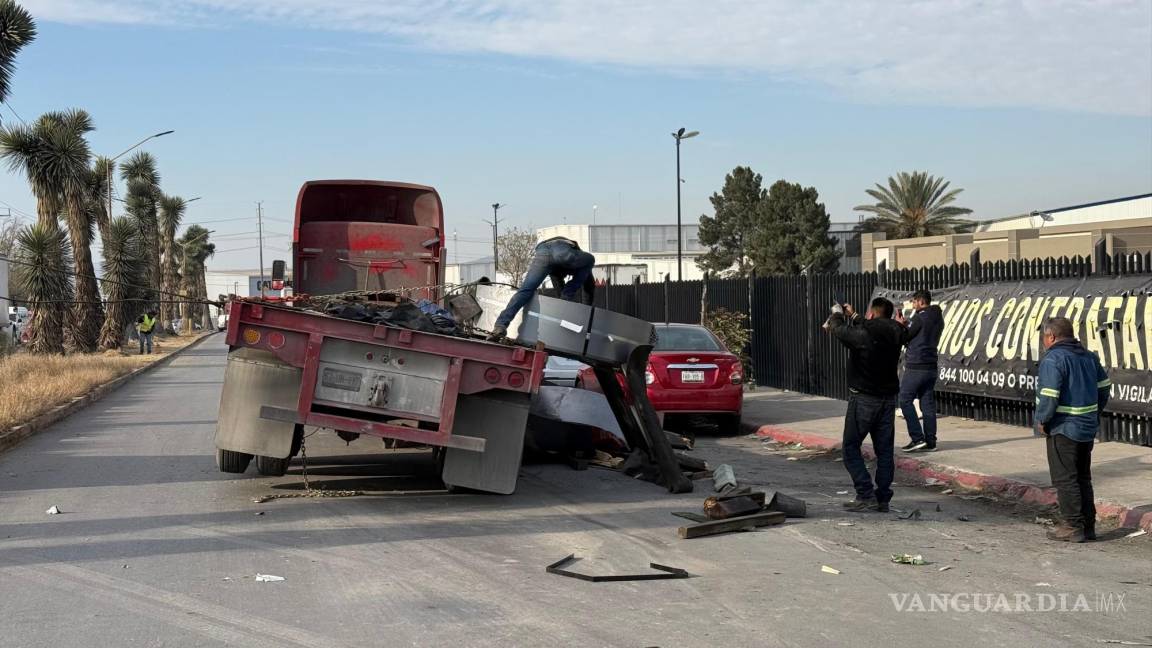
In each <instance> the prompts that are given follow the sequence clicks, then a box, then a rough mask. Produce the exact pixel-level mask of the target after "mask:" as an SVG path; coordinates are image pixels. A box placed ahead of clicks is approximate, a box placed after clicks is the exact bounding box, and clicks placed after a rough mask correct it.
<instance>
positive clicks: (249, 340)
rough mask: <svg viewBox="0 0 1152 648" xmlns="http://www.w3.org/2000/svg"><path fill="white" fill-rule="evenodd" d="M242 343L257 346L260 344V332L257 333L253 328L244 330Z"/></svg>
mask: <svg viewBox="0 0 1152 648" xmlns="http://www.w3.org/2000/svg"><path fill="white" fill-rule="evenodd" d="M244 343H245V344H259V343H260V331H257V330H256V329H254V328H246V329H244Z"/></svg>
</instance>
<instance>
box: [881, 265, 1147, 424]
mask: <svg viewBox="0 0 1152 648" xmlns="http://www.w3.org/2000/svg"><path fill="white" fill-rule="evenodd" d="M874 296H879V297H887V298H888V299H890V300H892V301H893V302H894V303H895V304H896V307H897V308H900V307H901V306H903V310H904V315H905V317H908V318H909V319H911V318H912V316H913V313H914V311H913V309H912V301H911V299H912V291H899V290H889V289H885V288H878V289H876V291H875V293H874ZM932 303H934V304H937V305H939V306H940V308H941V309H942V310H943V311H944V333H943V335H941V337H940V345H939V347H938V348H939V355H940V377H939V380H938V381H937V383H936V389H937V391H948V392H957V393H962V394H974V395H979V396H989V397H994V398H1007V399H1012V400H1019V401H1029V402H1032V401H1034V400H1035V396H1036V377H1037V367H1038V366H1039V361H1040V358H1041V357H1042V354H1043V345H1042V344H1041V342H1040V329H1041V327H1042V325H1043V323H1044V320H1045V319H1047V318H1049V317H1067V318H1068V319H1070V320H1072V325H1073V327H1074V329H1075V332H1076V338H1077V339H1078V340H1080V342H1081V343H1082V344H1083V345H1084V347H1085V348H1086V349H1088V350H1089V351H1092V352H1093V353H1095V354H1096V355H1097V357H1099V358H1100V363H1101V364H1102V365H1104V369H1105V370H1107V372H1108V375H1109V377H1110V378H1111V379H1112V398H1111V401H1110V402H1109V403H1108V408H1107V410H1108V411H1111V412H1120V413H1126V414H1137V415H1142V416H1149V415H1152V277H1149V276H1148V275H1141V276H1126V277H1124V276H1121V277H1086V278H1076V279H1050V280H1042V281H1036V280H1032V281H1019V282H1006V283H987V284H968V285H964V286H953V287H950V288H943V289H940V290H933V291H932ZM860 310H861V312H864V311H865V310H866V309H865V308H863V307H861V309H860Z"/></svg>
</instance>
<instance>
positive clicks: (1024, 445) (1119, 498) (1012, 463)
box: [744, 388, 1152, 532]
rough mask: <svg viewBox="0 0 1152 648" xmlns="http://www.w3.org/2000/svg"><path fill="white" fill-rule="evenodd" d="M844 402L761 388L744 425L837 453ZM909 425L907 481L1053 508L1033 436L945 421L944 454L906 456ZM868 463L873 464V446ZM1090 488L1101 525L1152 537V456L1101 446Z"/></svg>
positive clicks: (900, 461) (1042, 455) (749, 402)
mask: <svg viewBox="0 0 1152 648" xmlns="http://www.w3.org/2000/svg"><path fill="white" fill-rule="evenodd" d="M846 405H847V403H846V402H845V401H841V400H833V399H830V398H821V397H818V396H807V395H804V394H798V393H794V392H784V391H778V390H774V389H766V388H760V389H759V390H757V391H755V392H750V393H747V394H745V395H744V425H745V426H751V427H752V428H753V429H754V430H755V431H756V434H757V435H759V436H762V437H768V438H771V439H774V440H776V441H780V442H784V443H800V444H803V445H805V446H808V447H811V448H838V447H839V446H840V440H841V434H842V431H843V420H844V419H843V417H844V410H845V407H846ZM907 439H908V433H907V428H906V427H905V424H904V419H902V418H899V417H897V418H896V446H897V451H896V470H897V472H898V473H900V474H901V475H902V476H905V477H919V478H921V479H925V480H927V479H935V480H939V481H941V482H947V483H949V484H950V485H951V486H953V487H954V488H957V489H965V490H968V491H977V492H985V493H988V494H991V495H996V496H997V497H1001V498H1005V499H1014V500H1020V501H1024V502H1029V503H1036V504H1053V503H1055V501H1056V495H1055V492H1054V491H1053V490H1052V488H1051V482H1050V480H1049V477H1048V460H1047V455H1046V451H1045V445H1044V442H1043V439H1040V438H1038V437H1035V436H1033V435H1032V431H1031V430H1029V429H1028V428H1022V427H1015V426H1010V425H1001V424H997V423H987V422H983V421H973V420H969V419H962V418H958V417H954V416H950V417H942V418H940V426H939V444H940V449H939V450H938V451H936V452H932V453H923V454H921V453H917V454H905V453H902V452H900V451H899V449H898V448H899V446H902V445H904V443H906V442H907ZM865 455H866V456H868V457H869V458H871V457H872V454H871V446H868V445H865ZM1092 480H1093V485H1094V487H1095V492H1096V507H1097V512H1098V515H1099V516H1100V517H1101V518H1116V519H1117V520H1118V521H1119V523H1120V526H1124V527H1140V528H1143V529H1145V530H1148V531H1150V532H1152V448H1147V447H1142V446H1134V445H1129V444H1126V443H1099V444H1097V445H1096V448H1095V449H1094V450H1093V452H1092Z"/></svg>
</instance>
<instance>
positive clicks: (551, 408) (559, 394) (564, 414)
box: [532, 385, 624, 442]
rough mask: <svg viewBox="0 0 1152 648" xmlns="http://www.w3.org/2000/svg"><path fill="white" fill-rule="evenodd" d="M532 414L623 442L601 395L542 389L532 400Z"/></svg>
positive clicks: (608, 407) (620, 433)
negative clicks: (598, 429)
mask: <svg viewBox="0 0 1152 648" xmlns="http://www.w3.org/2000/svg"><path fill="white" fill-rule="evenodd" d="M532 414H533V415H534V416H539V417H540V418H545V419H549V420H552V421H560V422H561V423H574V424H577V425H587V426H589V427H594V428H600V429H601V430H604V431H605V432H609V433H611V434H612V435H613V436H615V437H616V438H618V439H620V440H621V442H623V441H624V433H623V432H621V431H620V423H619V422H618V421H617V420H616V417H615V416H614V415H613V413H612V408H611V407H610V406H609V405H608V399H607V398H605V396H604V394H601V393H599V392H594V391H590V390H587V389H576V388H575V387H553V386H551V385H543V386H541V387H540V391H538V392H537V393H536V395H535V396H533V397H532Z"/></svg>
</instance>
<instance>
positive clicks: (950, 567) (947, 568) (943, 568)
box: [936, 565, 952, 572]
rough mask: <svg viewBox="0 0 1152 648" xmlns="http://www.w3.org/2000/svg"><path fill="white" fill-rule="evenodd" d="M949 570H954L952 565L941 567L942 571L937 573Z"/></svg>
mask: <svg viewBox="0 0 1152 648" xmlns="http://www.w3.org/2000/svg"><path fill="white" fill-rule="evenodd" d="M949 569H952V565H944V566H943V567H941V568H940V569H937V570H936V571H941V572H942V571H948V570H949Z"/></svg>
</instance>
